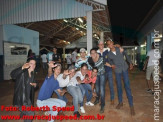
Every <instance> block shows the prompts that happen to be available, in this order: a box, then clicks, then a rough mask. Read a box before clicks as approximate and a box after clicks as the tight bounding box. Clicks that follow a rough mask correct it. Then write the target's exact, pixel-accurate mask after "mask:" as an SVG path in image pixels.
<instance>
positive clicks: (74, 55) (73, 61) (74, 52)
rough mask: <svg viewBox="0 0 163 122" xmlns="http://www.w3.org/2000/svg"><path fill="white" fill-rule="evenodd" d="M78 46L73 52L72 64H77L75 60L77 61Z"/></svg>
mask: <svg viewBox="0 0 163 122" xmlns="http://www.w3.org/2000/svg"><path fill="white" fill-rule="evenodd" d="M77 55H78V54H77V48H76V49H75V50H74V51H73V52H72V55H71V56H72V64H74V65H75V62H76V57H77Z"/></svg>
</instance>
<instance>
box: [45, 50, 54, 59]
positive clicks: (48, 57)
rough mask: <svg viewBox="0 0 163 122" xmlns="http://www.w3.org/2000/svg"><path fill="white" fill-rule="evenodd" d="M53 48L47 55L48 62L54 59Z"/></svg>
mask: <svg viewBox="0 0 163 122" xmlns="http://www.w3.org/2000/svg"><path fill="white" fill-rule="evenodd" d="M52 50H53V49H50V52H49V53H48V54H47V56H46V58H47V61H48V62H50V61H52V60H53V52H52Z"/></svg>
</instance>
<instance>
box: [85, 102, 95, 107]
mask: <svg viewBox="0 0 163 122" xmlns="http://www.w3.org/2000/svg"><path fill="white" fill-rule="evenodd" d="M85 105H86V106H94V104H93V103H91V102H90V101H89V102H86V103H85Z"/></svg>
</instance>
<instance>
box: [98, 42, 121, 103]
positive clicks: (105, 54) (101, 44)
mask: <svg viewBox="0 0 163 122" xmlns="http://www.w3.org/2000/svg"><path fill="white" fill-rule="evenodd" d="M109 40H111V39H109ZM109 40H107V41H109ZM114 46H115V47H119V49H120V52H123V49H122V48H121V47H120V45H118V44H116V45H114ZM98 47H99V49H98V50H97V53H98V54H99V55H100V56H102V57H103V59H104V62H107V64H105V63H104V64H105V77H106V79H108V84H109V89H110V101H111V105H114V83H113V73H112V68H111V67H110V64H109V63H108V53H109V52H110V48H109V47H108V46H107V48H104V42H103V41H98Z"/></svg>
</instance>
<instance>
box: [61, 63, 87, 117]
mask: <svg viewBox="0 0 163 122" xmlns="http://www.w3.org/2000/svg"><path fill="white" fill-rule="evenodd" d="M68 70H69V74H67V75H66V76H64V78H63V79H67V80H68V82H69V83H68V85H67V91H68V93H69V94H71V96H72V97H73V105H74V115H76V116H77V117H78V118H79V117H80V113H79V112H78V104H81V103H82V102H83V95H82V92H81V89H80V87H79V85H78V84H79V83H78V81H77V77H79V76H80V77H81V73H80V72H79V71H78V72H77V73H76V72H75V66H74V65H71V66H70V67H69V68H68ZM83 79H84V77H83ZM81 107H82V106H81ZM82 108H83V107H82ZM82 110H83V109H82ZM81 112H82V113H83V111H81ZM84 112H85V111H84Z"/></svg>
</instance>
